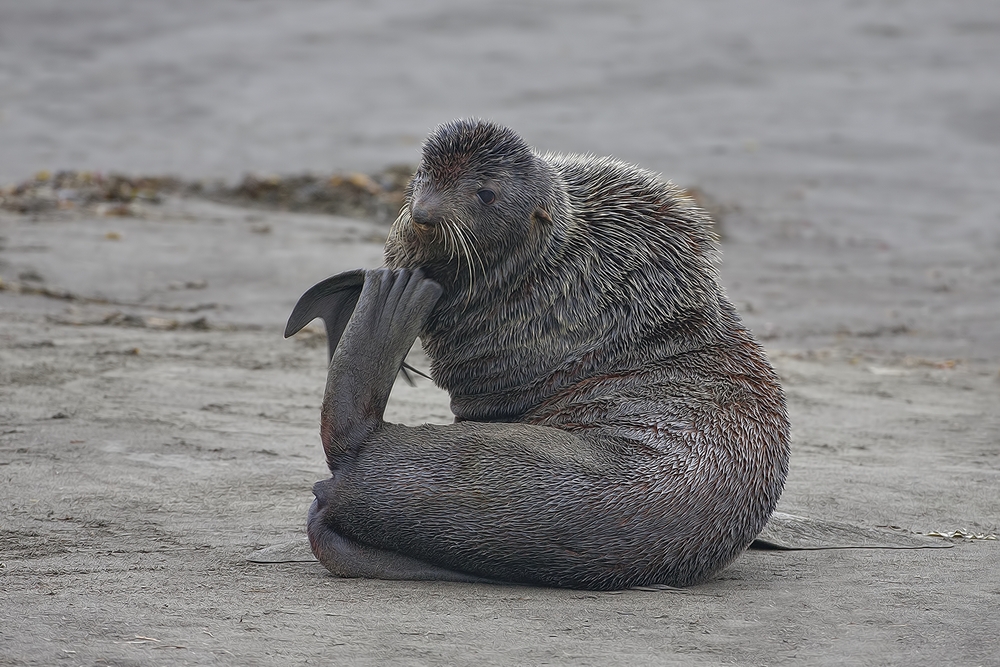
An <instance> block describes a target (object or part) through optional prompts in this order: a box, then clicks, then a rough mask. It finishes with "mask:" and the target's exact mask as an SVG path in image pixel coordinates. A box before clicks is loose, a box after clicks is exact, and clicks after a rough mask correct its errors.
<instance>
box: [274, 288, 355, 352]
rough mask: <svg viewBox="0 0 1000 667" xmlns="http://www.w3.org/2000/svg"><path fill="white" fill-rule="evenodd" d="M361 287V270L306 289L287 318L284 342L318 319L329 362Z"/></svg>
mask: <svg viewBox="0 0 1000 667" xmlns="http://www.w3.org/2000/svg"><path fill="white" fill-rule="evenodd" d="M364 284H365V270H364V269H355V270H354V271H345V272H344V273H338V274H337V275H335V276H333V277H331V278H327V279H326V280H324V281H322V282H319V283H316V284H315V285H313V286H312V287H310V288H309V289H308V290H306V292H305V294H303V295H302V296H301V297H299V300H298V303H296V304H295V308H293V309H292V314H291V315H289V316H288V323H287V324H286V325H285V338H288V337H290V336H293V335H294V334H296V333H297V332H298V331H299V330H300V329H302V327H304V326H305V325H307V324H309V323H310V322H312V321H313V320H315V319H316V318H317V317H318V318H320V319H322V320H323V324H324V325H326V343H327V347H328V350H329V353H330V354H329V357H327V358H328V359H332V358H333V352H334V350H336V349H337V343H339V342H340V337H341V336H343V335H344V329H346V328H347V323H348V321H350V319H351V315H352V314H353V313H354V308H355V306H357V305H358V298H359V297H360V296H361V288H362V287H364Z"/></svg>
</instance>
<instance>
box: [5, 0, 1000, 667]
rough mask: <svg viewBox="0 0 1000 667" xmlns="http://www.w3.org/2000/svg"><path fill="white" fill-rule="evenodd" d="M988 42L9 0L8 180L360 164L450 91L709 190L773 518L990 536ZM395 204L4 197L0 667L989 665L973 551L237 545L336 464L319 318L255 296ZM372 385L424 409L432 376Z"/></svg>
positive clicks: (991, 98)
mask: <svg viewBox="0 0 1000 667" xmlns="http://www.w3.org/2000/svg"><path fill="white" fill-rule="evenodd" d="M997 63H1000V6H998V5H997V4H996V3H995V2H992V1H990V0H983V1H980V2H974V1H969V2H961V3H936V2H930V1H929V0H928V1H923V2H907V3H892V2H870V3H862V2H847V1H842V2H829V3H824V4H823V5H820V4H819V3H808V4H807V3H793V2H784V3H783V2H778V1H776V0H767V1H764V2H760V3H755V4H754V5H753V8H752V9H751V8H750V7H749V6H747V5H745V3H739V2H733V1H730V2H721V1H720V2H715V1H712V2H693V1H692V2H685V3H679V4H678V5H677V6H671V7H670V8H669V10H667V9H665V8H662V7H661V5H660V3H654V2H650V1H647V2H634V3H627V4H626V3H611V2H608V3H604V4H600V3H591V4H587V5H580V6H578V5H576V4H575V3H568V2H567V3H562V2H551V3H546V4H544V6H542V7H535V5H534V3H524V4H523V5H518V4H515V3H508V4H506V5H504V8H503V9H501V8H499V7H498V6H496V5H493V4H487V3H468V2H457V1H454V0H452V1H448V2H445V1H441V2H426V3H419V5H418V3H403V2H368V3H347V2H343V3H341V2H338V3H318V2H305V1H298V0H294V1H289V2H283V3H277V2H237V1H236V0H219V1H213V2H198V3H196V2H188V1H185V0H182V1H179V2H175V3H169V4H168V3H129V2H124V0H122V1H116V2H112V1H110V0H92V1H91V2H88V3H65V2H56V1H54V0H53V1H51V2H49V1H44V0H43V1H39V0H33V1H32V2H30V3H28V2H17V1H16V0H0V183H12V182H15V181H18V180H21V179H24V178H27V177H29V176H30V175H31V174H32V173H33V172H34V171H36V170H39V169H51V170H56V169H63V168H74V169H98V170H103V171H110V170H116V171H123V172H127V173H133V174H136V173H152V174H159V173H172V174H176V175H178V176H182V177H184V178H220V177H221V178H229V179H232V178H235V177H237V176H239V175H240V174H242V173H243V172H245V171H253V172H257V173H261V174H269V173H293V172H300V171H303V170H313V171H316V172H322V173H325V172H330V171H336V170H343V171H354V170H362V171H364V170H370V169H377V168H381V167H383V166H385V165H386V164H390V163H393V162H410V163H412V162H415V161H416V159H417V156H418V151H419V141H420V139H421V138H422V137H423V136H424V135H425V134H426V133H427V132H428V131H429V130H430V129H431V128H432V127H433V126H434V125H435V124H436V123H438V122H441V121H444V120H448V119H450V118H453V117H457V116H461V115H480V116H488V117H492V118H494V119H496V120H499V121H501V122H505V123H508V124H510V125H512V126H514V127H515V128H516V129H517V130H519V131H520V132H522V134H523V135H524V136H525V137H526V138H527V139H528V140H529V141H530V142H531V143H533V144H534V145H536V146H538V147H539V148H542V149H546V150H559V151H573V152H585V151H593V152H596V153H610V154H615V155H616V156H618V157H621V158H623V159H627V160H630V161H634V162H638V163H640V164H642V165H643V166H646V167H649V168H652V169H655V170H658V171H661V172H663V174H664V176H665V177H667V178H670V179H672V180H674V181H676V182H678V183H681V184H683V185H697V186H699V187H701V188H703V189H704V190H705V191H707V192H708V193H709V194H710V195H711V196H713V197H714V198H715V199H716V200H718V201H719V202H721V203H722V205H723V206H724V207H725V209H726V214H725V216H724V219H723V221H722V231H723V233H724V241H723V255H724V260H723V263H722V265H721V267H720V268H721V271H722V275H723V282H724V284H725V286H726V288H727V290H728V292H729V294H730V296H731V297H732V298H733V300H734V301H735V302H736V304H737V306H738V307H739V308H740V310H741V312H742V313H743V315H744V318H745V320H746V321H747V323H748V324H749V325H750V326H751V327H752V328H753V329H754V330H755V332H757V334H758V336H759V337H760V338H761V339H762V340H763V342H764V344H765V346H766V347H767V348H768V350H769V352H770V354H771V357H772V359H773V361H774V363H775V365H776V367H777V369H778V371H779V373H780V374H781V376H782V378H783V380H784V383H785V387H786V390H787V394H788V400H789V410H790V413H791V418H792V422H793V441H794V442H793V447H794V449H793V455H792V462H791V472H790V475H789V480H788V485H787V487H786V491H785V495H784V496H783V498H782V502H781V507H780V508H781V509H782V510H784V511H787V512H792V513H795V514H802V515H806V516H812V517H817V518H823V519H828V520H835V521H846V522H850V523H853V524H856V525H859V526H863V527H866V528H872V527H877V526H896V527H898V529H897V530H901V531H912V532H914V533H928V532H941V533H947V534H951V533H953V532H954V531H959V530H961V531H965V534H966V535H978V536H980V537H989V536H995V535H996V534H997V533H1000V77H998V76H997V75H996V71H997ZM385 231H386V230H385V227H384V226H382V225H378V224H375V223H371V222H363V221H356V220H349V219H345V218H336V217H331V216H322V215H308V214H290V213H282V212H274V211H266V210H251V209H244V208H239V207H235V206H224V205H220V204H212V203H208V202H204V201H199V200H193V199H178V198H171V199H168V200H167V201H166V202H165V203H163V204H162V205H148V206H146V207H145V208H144V211H143V213H142V215H140V216H139V217H134V218H118V217H109V216H100V215H96V214H93V213H88V212H79V211H76V212H74V211H53V212H50V213H44V214H40V215H37V216H28V215H20V214H16V213H12V212H4V211H0V279H2V280H3V285H4V286H5V289H3V290H0V665H7V664H10V665H22V664H30V665H35V664H37V665H49V664H61V665H77V664H79V665H88V666H91V665H95V666H96V665H145V664H157V665H160V664H163V665H174V664H178V665H179V664H205V663H219V664H234V665H257V664H303V663H313V664H333V663H337V664H339V663H349V664H455V663H466V664H518V663H519V664H567V665H573V664H594V665H600V664H609V663H615V662H620V663H622V664H693V665H713V664H838V665H839V664H890V663H894V664H908V665H909V664H940V663H947V664H968V665H1000V640H998V639H997V634H998V629H1000V613H998V611H997V609H998V608H1000V542H998V541H996V540H988V539H961V538H953V539H952V541H953V542H955V546H954V547H953V548H951V549H924V550H908V551H895V550H839V551H812V552H785V553H775V552H749V553H747V554H745V555H744V556H743V557H741V558H740V559H739V560H738V561H737V562H736V564H734V565H733V566H732V567H730V568H729V569H727V570H726V571H725V572H723V573H722V575H721V576H719V577H718V578H716V579H715V580H713V581H712V582H710V583H708V584H705V585H702V586H697V587H694V588H691V589H686V590H684V591H659V590H653V591H626V592H621V593H616V594H607V593H585V592H575V591H557V590H546V589H535V588H526V587H505V586H485V585H476V586H471V585H456V584H433V583H410V582H385V581H358V580H339V579H335V578H333V577H331V576H330V575H328V574H326V572H325V571H324V570H323V569H322V568H321V567H320V566H319V565H317V564H314V563H312V564H310V563H289V564H281V565H255V564H250V563H247V561H246V555H247V554H249V553H251V552H252V551H254V550H255V549H258V548H262V547H266V546H268V545H273V544H278V543H281V542H284V541H289V540H294V539H296V538H299V537H300V536H301V535H302V533H303V524H304V515H305V510H306V507H307V506H308V503H309V501H310V493H309V488H310V486H311V484H312V483H313V482H314V481H316V480H318V479H320V478H322V477H323V476H324V474H325V471H324V465H323V460H322V453H321V449H320V445H319V438H318V431H317V426H318V413H319V401H320V398H321V392H322V387H323V382H324V363H325V355H326V352H325V348H324V340H323V337H322V334H321V330H320V329H319V328H318V327H317V328H315V329H312V330H310V331H307V332H305V334H304V335H300V336H298V337H296V338H295V339H293V340H291V341H283V340H282V339H281V329H282V327H283V324H284V318H285V316H286V315H287V313H288V312H289V310H290V309H291V306H292V305H293V304H294V302H295V300H296V299H297V298H298V296H299V294H300V293H301V292H302V291H304V290H305V289H306V288H307V287H309V286H310V285H312V284H313V283H314V282H315V281H317V280H320V279H322V278H324V277H326V276H328V275H330V274H332V273H336V272H338V271H341V270H345V269H348V268H355V267H358V266H376V265H378V264H379V263H380V257H381V247H380V242H379V240H380V239H381V238H384V235H385ZM109 233H110V234H109ZM46 291H47V292H48V293H49V294H50V295H52V294H58V293H62V291H68V292H69V293H70V295H71V296H72V297H73V298H72V299H70V300H63V299H58V298H54V297H53V296H45V295H44V292H46ZM411 356H412V357H413V358H412V359H411V361H412V363H414V364H415V365H417V366H418V367H419V366H422V365H425V361H424V360H423V359H422V358H421V356H420V354H419V353H414V354H413V355H411ZM390 411H391V415H390V418H391V419H393V420H395V421H402V422H406V423H420V422H425V421H433V422H438V423H445V422H448V421H449V420H450V413H449V411H448V406H447V396H445V395H444V394H442V392H440V391H438V390H436V389H435V388H433V387H431V386H430V384H429V383H428V382H427V381H421V382H420V383H418V386H417V387H415V388H414V387H408V386H406V385H405V384H403V383H397V387H396V389H395V391H394V394H393V399H392V401H391V403H390Z"/></svg>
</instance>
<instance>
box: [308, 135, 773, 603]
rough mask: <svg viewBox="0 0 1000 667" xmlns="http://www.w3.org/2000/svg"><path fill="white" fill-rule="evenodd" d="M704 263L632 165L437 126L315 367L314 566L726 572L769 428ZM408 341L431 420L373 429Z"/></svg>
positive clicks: (558, 575)
mask: <svg viewBox="0 0 1000 667" xmlns="http://www.w3.org/2000/svg"><path fill="white" fill-rule="evenodd" d="M482 188H489V189H491V190H492V191H493V192H495V193H496V201H495V202H493V203H492V204H491V205H484V204H483V203H482V202H481V201H480V200H479V199H478V198H477V195H476V193H477V191H479V190H480V189H482ZM715 254H716V245H715V239H714V236H713V234H712V232H711V228H710V222H709V220H708V219H707V218H706V216H705V214H704V213H703V212H702V211H701V210H700V209H698V208H697V207H696V206H695V205H694V203H693V202H692V201H691V200H690V199H689V198H687V197H686V196H684V194H683V193H682V191H680V190H679V189H678V188H676V187H674V186H673V185H670V184H665V183H662V182H661V181H660V180H659V179H658V178H657V177H656V176H655V175H654V174H652V173H650V172H647V171H644V170H641V169H638V168H636V167H632V166H630V165H627V164H624V163H622V162H619V161H616V160H613V159H608V158H593V157H578V156H568V157H566V156H558V155H541V154H538V153H536V152H535V151H533V150H532V149H531V148H530V147H528V146H527V145H526V144H525V143H524V142H523V141H522V140H521V139H520V137H518V136H517V135H516V134H515V133H513V132H512V131H510V130H509V129H506V128H503V127H500V126H498V125H495V124H492V123H488V122H482V121H455V122H452V123H448V124H446V125H443V126H441V127H439V128H438V129H437V130H436V131H435V132H434V133H433V134H432V135H431V137H430V138H429V139H428V140H427V142H426V144H425V145H424V151H423V159H422V161H421V163H420V166H419V167H418V169H417V172H416V174H415V176H414V179H413V182H412V184H411V186H410V190H409V193H408V197H407V203H406V206H405V207H404V209H403V211H402V213H401V215H400V217H399V219H398V220H397V221H396V223H395V224H394V225H393V228H392V231H391V233H390V236H389V240H388V241H387V243H386V263H387V265H388V266H389V267H390V269H391V270H389V269H382V270H379V271H370V272H367V274H366V276H365V281H364V287H363V290H362V292H361V295H360V299H359V300H358V302H357V309H356V310H355V311H354V313H353V315H352V316H351V318H350V321H349V322H347V324H346V329H345V330H344V334H343V339H342V340H340V341H339V345H337V346H336V352H335V354H334V355H333V361H332V362H331V366H330V375H329V381H328V385H327V395H326V399H325V400H324V409H323V421H322V429H323V441H324V448H325V450H326V453H327V460H328V463H329V465H330V468H331V471H332V473H333V476H332V478H331V479H329V480H326V481H324V482H320V483H318V484H317V485H316V487H315V489H314V491H315V493H316V496H317V499H316V502H315V503H314V505H313V508H312V509H311V511H310V519H309V535H310V539H311V542H312V545H313V549H314V551H315V553H316V555H317V557H318V558H319V559H320V560H321V561H322V562H323V563H324V564H325V565H326V566H327V567H328V568H329V569H330V570H331V571H333V572H335V573H337V574H341V575H346V576H383V577H400V578H418V579H419V578H423V579H456V580H475V579H477V578H478V579H488V580H501V581H512V582H522V583H532V584H542V585H551V586H565V587H575V588H592V589H616V588H623V587H629V586H637V585H648V584H670V585H675V586H685V585H689V584H694V583H697V582H699V581H703V580H705V579H706V578H708V577H710V576H711V575H712V574H713V573H715V572H717V571H718V570H720V569H721V568H723V567H725V566H726V565H727V564H729V563H730V562H731V561H732V560H733V559H734V558H736V557H737V556H738V555H739V554H740V553H741V552H742V551H743V550H744V549H745V548H746V547H747V546H748V545H749V544H750V543H751V542H752V541H753V539H754V537H755V536H756V535H757V534H758V533H759V532H760V530H761V529H762V528H763V526H764V524H765V523H766V521H767V519H768V517H769V516H770V515H771V512H772V511H773V510H774V507H775V504H776V503H777V501H778V497H779V496H780V494H781V490H782V487H783V485H784V480H785V474H786V471H787V465H788V422H787V418H786V415H785V405H784V397H783V395H782V391H781V388H780V385H779V383H778V378H777V377H776V375H775V373H774V371H773V370H772V368H771V366H770V364H769V363H768V361H767V359H766V357H765V355H764V352H763V350H762V349H761V348H760V346H759V345H758V344H757V343H756V342H755V341H754V339H753V336H752V335H751V334H750V332H749V331H747V330H746V328H745V327H744V326H743V325H742V323H741V322H740V319H739V317H738V315H737V314H736V312H735V310H734V308H733V306H732V304H731V303H730V302H729V300H728V299H727V298H726V296H725V294H724V293H723V291H722V289H721V288H720V287H719V285H718V281H717V273H716V271H715V268H714V264H713V261H714V259H715ZM418 268H419V269H420V271H411V269H412V270H415V269H418ZM317 298H318V297H317ZM352 298H353V297H352ZM340 300H341V301H343V299H342V298H341V299H340ZM348 301H350V300H348ZM330 307H331V308H334V309H335V310H336V309H337V306H336V305H333V304H331V306H330ZM329 317H330V318H331V319H332V320H334V321H340V322H343V314H342V313H339V314H331V315H329ZM338 318H339V319H338ZM337 333H339V332H337ZM418 334H419V336H420V338H421V340H422V343H423V346H424V349H425V351H426V352H427V354H428V356H429V357H430V359H431V372H432V375H433V377H434V380H435V382H437V384H439V385H440V386H442V387H444V388H445V389H446V390H448V392H449V393H450V395H451V400H452V409H453V411H454V413H455V415H456V422H457V423H455V424H452V425H448V426H431V425H424V426H419V427H404V426H399V425H394V424H387V423H385V422H384V421H383V420H382V410H383V409H384V406H385V401H386V400H387V399H388V395H389V390H390V388H391V385H392V380H393V378H394V377H395V374H396V372H397V371H398V369H399V367H400V365H401V364H402V360H403V358H404V357H405V354H406V352H407V351H408V350H409V348H410V346H411V345H412V343H413V342H414V340H415V338H416V337H417V335H418ZM334 343H336V341H334ZM373 554H375V555H373Z"/></svg>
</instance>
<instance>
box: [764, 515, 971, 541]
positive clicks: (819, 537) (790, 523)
mask: <svg viewBox="0 0 1000 667" xmlns="http://www.w3.org/2000/svg"><path fill="white" fill-rule="evenodd" d="M950 546H952V545H951V544H950V543H949V542H945V541H944V540H940V539H935V538H933V537H927V536H924V535H919V534H916V533H907V532H900V531H893V530H891V529H888V528H864V527H861V526H855V525H852V524H849V523H841V522H838V521H823V520H820V519H810V518H807V517H804V516H796V515H794V514H786V513H785V512H775V513H774V514H772V515H771V519H770V520H769V521H768V522H767V525H766V526H764V530H762V531H761V533H760V534H759V535H758V536H757V539H755V540H754V541H753V543H752V544H751V545H750V548H751V549H755V550H759V551H805V550H815V549H934V548H938V549H940V548H947V547H950Z"/></svg>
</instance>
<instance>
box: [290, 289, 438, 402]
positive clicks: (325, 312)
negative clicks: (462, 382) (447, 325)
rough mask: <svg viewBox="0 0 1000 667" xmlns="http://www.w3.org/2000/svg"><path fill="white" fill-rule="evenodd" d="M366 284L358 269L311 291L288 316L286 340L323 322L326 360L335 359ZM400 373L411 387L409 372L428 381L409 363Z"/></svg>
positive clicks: (300, 298)
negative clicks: (316, 320) (304, 328)
mask: <svg viewBox="0 0 1000 667" xmlns="http://www.w3.org/2000/svg"><path fill="white" fill-rule="evenodd" d="M364 284H365V270H364V269H355V270H354V271H345V272H344V273H338V274H337V275H335V276H332V277H330V278H327V279H326V280H324V281H322V282H319V283H316V284H315V285H313V286H312V287H310V288H309V289H308V290H306V292H305V294H303V295H302V296H301V297H299V300H298V302H297V303H296V304H295V308H293V309H292V314H291V315H289V316H288V323H287V324H286V325H285V338H289V337H290V336H293V335H295V334H296V333H298V331H299V330H301V329H302V327H304V326H305V325H307V324H309V323H310V322H312V321H313V320H315V319H316V318H317V317H318V318H320V319H322V320H323V324H324V325H325V326H326V344H327V352H328V356H327V360H328V361H329V360H330V359H332V358H333V353H334V351H335V350H336V349H337V344H338V343H339V342H340V339H341V337H342V336H343V335H344V329H346V328H347V323H348V321H350V319H351V315H353V314H354V309H355V307H357V305H358V298H359V297H360V296H361V288H362V287H363V286H364ZM400 370H401V371H402V372H403V377H404V378H406V381H407V382H409V383H410V384H411V385H412V384H413V379H412V378H411V377H410V375H409V373H408V372H407V371H411V372H413V373H416V374H417V375H420V376H423V377H425V378H426V377H428V376H427V375H426V374H425V373H423V372H421V371H419V370H417V369H416V368H414V367H412V366H410V365H409V364H406V363H404V364H403V365H402V366H401V368H400ZM428 379H430V378H428Z"/></svg>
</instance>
